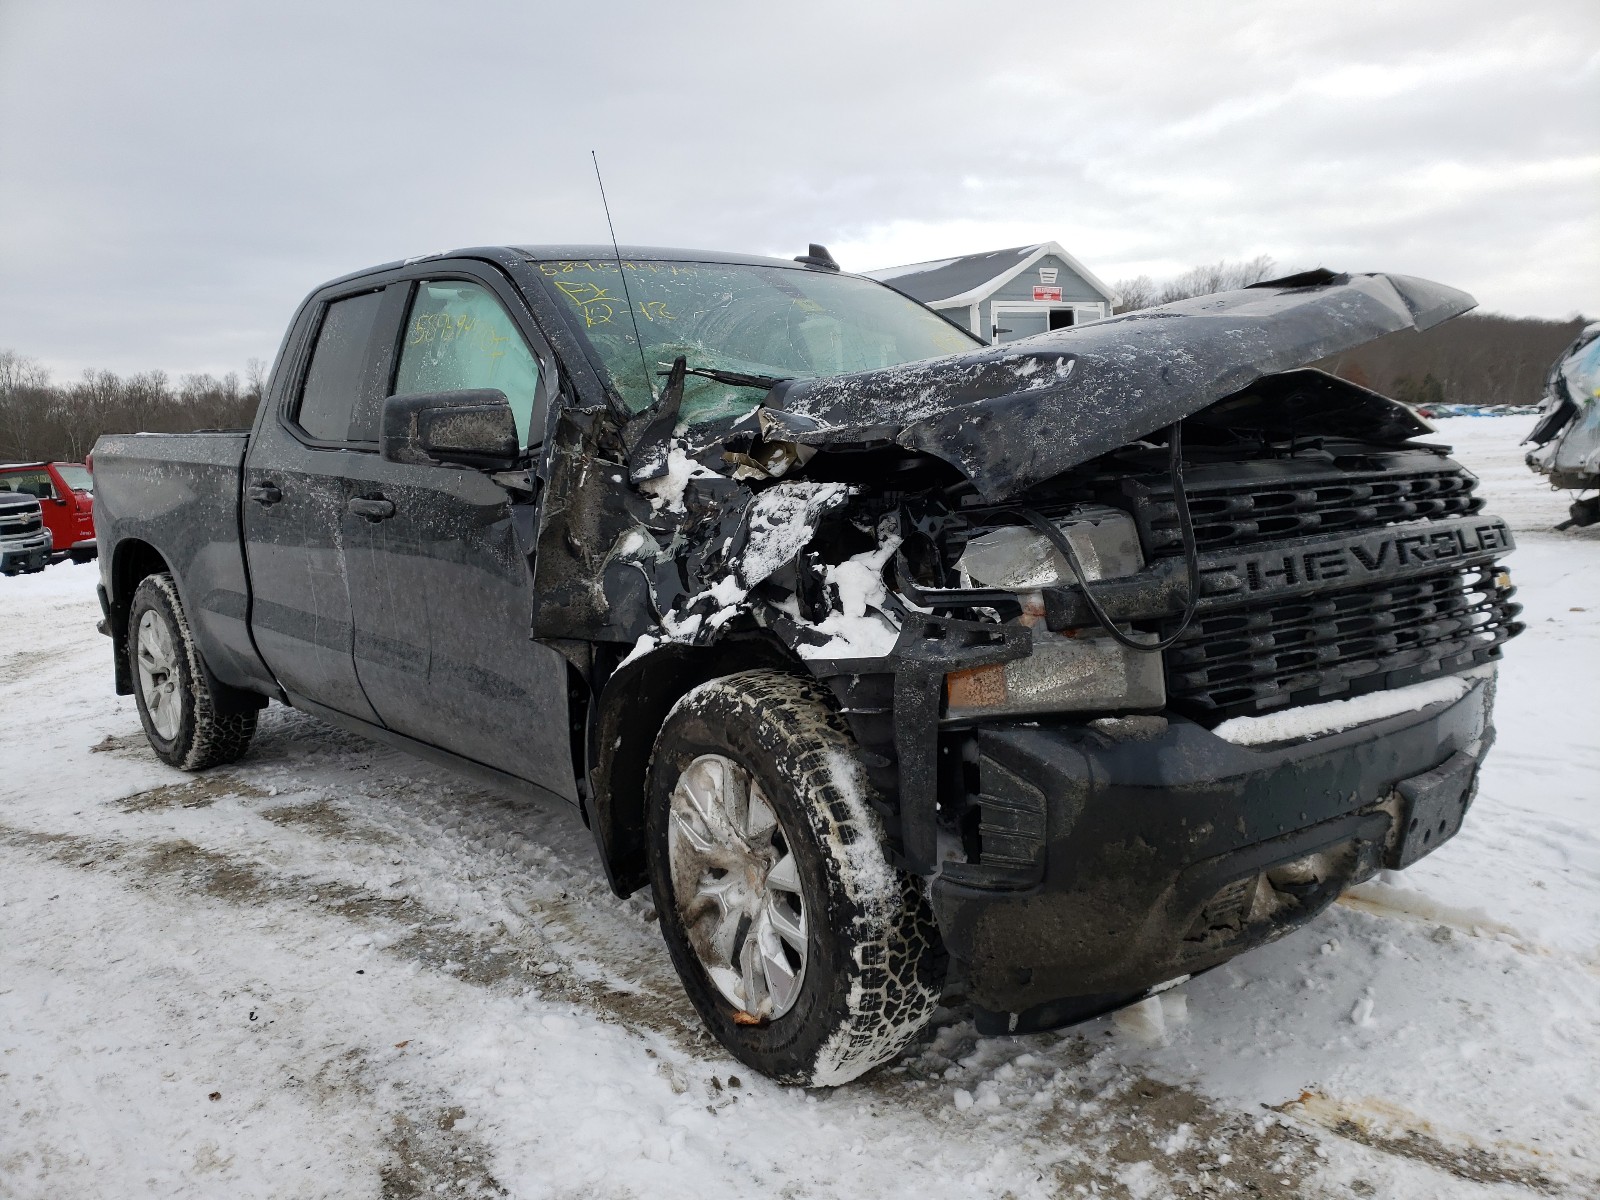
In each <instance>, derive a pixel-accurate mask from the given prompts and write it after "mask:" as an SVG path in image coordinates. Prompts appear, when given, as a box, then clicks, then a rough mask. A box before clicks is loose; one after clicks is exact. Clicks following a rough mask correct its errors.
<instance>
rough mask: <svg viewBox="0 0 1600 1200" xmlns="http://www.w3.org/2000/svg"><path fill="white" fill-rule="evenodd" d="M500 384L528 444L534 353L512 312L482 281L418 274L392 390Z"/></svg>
mask: <svg viewBox="0 0 1600 1200" xmlns="http://www.w3.org/2000/svg"><path fill="white" fill-rule="evenodd" d="M468 388H499V389H500V391H502V392H504V393H505V396H506V399H507V400H509V401H510V402H511V411H512V413H513V414H514V415H515V416H516V418H517V439H518V441H519V442H520V443H521V444H522V447H523V448H524V449H526V448H527V445H528V438H529V435H530V431H533V430H535V429H539V430H540V431H541V432H542V424H543V420H542V418H543V414H542V413H541V414H538V415H539V417H540V421H539V422H538V423H537V424H536V423H535V420H534V417H535V413H534V402H535V400H536V399H537V398H538V395H539V360H538V359H537V358H535V357H534V356H533V352H532V351H531V350H529V349H528V344H527V342H525V341H523V340H522V335H521V334H520V333H518V332H517V327H516V325H515V324H513V323H512V320H511V316H510V314H509V313H507V312H506V310H505V309H504V307H502V306H501V304H500V301H499V300H497V299H495V296H494V293H493V292H491V291H490V290H489V289H488V288H486V287H483V286H482V285H481V284H476V283H468V282H465V281H463V280H456V279H450V280H437V281H424V282H422V283H419V284H417V295H416V299H414V300H413V301H412V302H411V315H410V316H409V317H408V318H407V320H406V327H405V333H404V335H403V336H402V337H401V339H400V367H399V370H398V371H397V372H396V373H395V382H394V394H395V395H407V394H410V393H413V392H455V391H461V390H464V389H468Z"/></svg>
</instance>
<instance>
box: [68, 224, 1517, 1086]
mask: <svg viewBox="0 0 1600 1200" xmlns="http://www.w3.org/2000/svg"><path fill="white" fill-rule="evenodd" d="M1472 305H1473V301H1472V299H1471V297H1469V296H1467V295H1465V294H1464V293H1462V292H1458V291H1454V290H1452V289H1449V288H1445V287H1441V286H1439V285H1437V284H1433V283H1428V282H1426V281H1423V280H1418V279H1410V278H1406V277H1403V276H1385V275H1355V276H1348V275H1335V274H1332V273H1330V272H1326V271H1318V272H1311V273H1308V274H1304V275H1300V276H1295V277H1292V278H1288V279H1282V280H1276V281H1271V282H1268V283H1264V284H1260V285H1257V286H1256V287H1254V288H1250V289H1246V290H1244V291H1238V292H1230V293H1225V294H1221V295H1214V296H1207V297H1202V298H1200V299H1196V300H1188V301H1181V302H1179V303H1176V304H1170V305H1166V306H1164V307H1161V308H1154V309H1147V310H1143V311H1140V312H1135V313H1130V314H1127V315H1124V316H1120V317H1113V318H1112V319H1110V320H1106V321H1101V322H1098V323H1095V324H1090V325H1084V326H1081V327H1073V328H1069V329H1065V330H1061V331H1056V332H1051V333H1047V334H1042V335H1040V336H1037V337H1033V338H1029V339H1024V340H1020V341H1015V342H1011V343H1008V344H1006V345H1003V346H996V347H990V346H985V345H983V344H981V343H979V342H978V341H977V340H976V339H974V338H972V337H971V336H970V335H967V334H965V333H964V332H962V331H960V330H958V329H956V328H955V327H954V326H952V325H951V324H950V323H949V322H947V321H945V320H943V319H942V318H941V317H939V316H938V315H937V314H935V313H933V312H932V311H930V310H928V309H926V308H924V307H922V306H921V305H919V304H917V303H916V302H914V301H912V300H909V299H907V298H905V297H903V296H901V295H899V294H898V293H896V292H894V291H892V290H891V289H889V288H887V287H885V286H883V285H881V284H878V283H876V282H875V281H872V280H869V279H866V278H862V277H859V276H853V275H849V274H846V273H843V272H841V271H840V270H839V268H838V266H837V264H836V263H834V262H833V260H832V258H831V257H830V256H829V255H828V254H827V251H826V250H825V249H824V248H822V247H817V246H813V247H812V249H811V252H810V253H809V254H807V255H805V256H802V257H801V258H800V259H798V260H796V261H794V262H780V261H776V260H771V259H762V258H750V257H741V256H735V255H726V254H705V253H695V252H683V251H671V250H651V249H629V250H624V251H622V252H620V253H618V254H615V255H614V254H613V252H612V250H611V249H610V248H599V247H593V246H570V247H562V246H556V247H548V246H547V247H521V248H519V247H499V248H489V249H479V250H466V251H458V252H455V253H451V254H447V255H442V256H434V257H430V258H424V259H416V260H408V261H406V262H403V263H392V264H389V265H388V266H384V267H379V268H374V269H372V270H370V271H363V272H360V273H358V274H355V275H350V276H346V277H345V278H343V279H339V280H336V281H334V282H332V283H329V284H327V285H325V286H323V287H321V288H318V289H317V290H316V291H315V292H313V293H312V294H311V296H310V297H309V298H308V299H307V300H306V302H305V304H304V305H303V306H302V307H301V309H300V310H299V312H298V313H297V314H296V316H295V318H294V321H293V323H292V325H291V326H290V329H289V331H288V333H287V335H286V338H285V340H284V343H283V346H282V349H281V350H280V352H279V355H278V359H277V362H276V364H275V366H274V368H273V371H272V375H271V379H270V381H269V384H268V387H267V390H266V393H265V395H264V397H263V400H262V404H261V407H260V411H259V412H258V414H257V416H256V419H255V423H254V425H253V427H252V428H251V429H250V430H248V431H244V430H240V431H237V432H221V433H201V434H185V435H163V436H140V437H105V438H102V439H101V440H100V442H99V444H98V445H97V446H96V448H95V452H94V456H93V460H94V463H95V476H96V479H97V481H98V483H99V493H98V502H99V514H98V518H99V537H100V549H101V557H100V569H101V577H102V586H101V598H102V602H103V605H104V608H105V612H106V628H107V629H108V631H109V632H110V634H111V635H112V637H113V641H114V647H115V650H114V662H115V669H116V686H117V690H118V692H119V693H122V694H128V693H132V694H133V695H134V696H135V698H136V702H137V705H138V709H139V713H140V717H141V720H142V721H143V724H144V729H145V733H146V736H147V737H148V738H149V741H150V744H151V746H152V747H153V748H154V749H155V751H156V752H157V754H158V755H160V757H161V758H163V759H164V760H165V761H167V762H169V763H171V764H173V765H175V766H179V767H182V768H184V769H188V770H197V769H201V768H204V767H209V766H213V765H215V764H218V763H223V762H228V761H231V760H234V759H237V758H238V757H239V756H241V755H242V754H244V753H245V750H246V748H247V746H248V745H249V742H250V738H251V735H252V733H253V731H254V728H255V723H256V714H257V710H258V709H259V708H260V707H261V706H262V705H263V704H264V703H265V702H266V700H267V699H268V698H269V697H270V698H272V699H276V700H279V701H281V702H283V703H287V704H291V705H294V706H295V707H296V708H299V709H302V710H304V711H306V712H309V713H313V714H316V715H318V716H320V717H323V718H325V719H326V720H328V721H329V722H331V723H333V724H336V725H339V726H343V727H346V728H350V729H355V730H359V731H361V732H363V733H366V734H369V735H370V736H372V737H374V738H376V739H378V740H380V741H384V742H388V743H391V744H394V745H398V746H403V747H406V748H408V749H411V750H413V751H415V752H416V753H418V754H420V755H423V756H425V757H429V758H432V759H436V760H439V761H442V762H446V763H450V764H453V765H455V766H458V767H460V768H462V769H464V770H469V771H473V772H476V773H478V774H479V775H482V776H485V777H487V778H489V779H492V780H494V781H496V782H497V783H499V784H501V785H503V786H504V787H506V788H510V789H517V790H520V791H523V792H537V793H543V794H547V795H554V796H557V797H561V798H563V799H565V800H568V801H571V802H573V803H574V804H576V805H578V806H579V807H580V809H581V811H582V814H583V818H584V820H585V821H586V822H587V823H588V825H589V827H590V828H591V829H592V831H593V833H594V837H595V841H596V844H597V847H598V849H599V857H600V861H601V863H602V865H603V868H604V870H605V871H606V873H607V876H608V878H609V880H610V883H611V885H612V887H613V888H614V889H615V890H616V892H617V894H618V895H623V896H626V895H628V894H630V893H632V892H634V891H635V890H637V889H639V888H641V887H644V886H645V885H646V884H649V885H650V886H651V887H652V888H653V890H654V898H655V903H656V907H657V910H658V911H659V913H660V916H661V926H662V932H663V934H664V936H665V939H666V943H667V947H668V950H669V952H670V954H671V956H672V959H673V962H674V964H675V965H676V967H677V969H678V971H679V973H680V975H681V977H682V979H683V982H684V986H685V988H686V990H687V992H688V994H689V996H690V998H691V999H692V1001H693V1002H694V1004H695V1006H696V1008H697V1009H698V1011H699V1012H700V1014H701V1016H702V1017H703V1018H704V1020H705V1022H706V1024H707V1025H708V1027H709V1028H710V1029H711V1030H712V1032H713V1033H714V1034H715V1035H716V1036H717V1037H718V1038H719V1039H720V1040H721V1041H722V1043H723V1044H724V1045H725V1046H727V1047H728V1049H729V1050H730V1051H731V1052H732V1053H733V1054H734V1055H735V1056H737V1057H738V1058H739V1059H741V1060H742V1061H743V1062H745V1063H747V1064H749V1065H751V1066H752V1067H754V1068H755V1069H757V1070H760V1071H763V1072H765V1073H767V1074H768V1075H771V1076H773V1077H774V1078H777V1079H782V1080H788V1081H793V1082H799V1083H805V1084H837V1083H842V1082H844V1081H846V1080H849V1079H852V1078H854V1077H856V1076H858V1075H860V1074H861V1073H862V1072H864V1071H866V1070H869V1069H870V1068H871V1067H873V1066H874V1065H876V1064H878V1063H881V1062H883V1061H885V1060H887V1059H889V1058H891V1057H893V1056H894V1055H895V1054H897V1053H898V1052H899V1051H900V1050H901V1049H902V1048H903V1047H904V1046H906V1045H907V1044H908V1043H909V1042H910V1041H911V1039H913V1038H914V1037H915V1036H916V1035H917V1033H918V1031H919V1030H920V1029H922V1028H923V1026H924V1025H925V1024H926V1023H927V1022H928V1020H929V1019H930V1017H931V1015H932V1013H933V1011H934V1008H935V1005H936V1003H937V1002H938V1001H939V999H940V995H941V989H942V988H944V987H945V986H946V984H947V981H948V980H950V979H952V978H956V979H959V980H960V982H961V986H962V987H963V988H964V991H965V995H966V996H967V997H968V998H969V1000H970V1002H971V1003H972V1005H973V1006H974V1010H975V1012H976V1014H977V1019H978V1022H979V1024H980V1027H981V1028H982V1029H984V1030H986V1031H991V1032H1006V1031H1023V1030H1034V1029H1041V1028H1048V1027H1052V1026H1055V1025H1060V1024H1063V1023H1067V1022H1071V1021H1074V1020H1079V1019H1083V1018H1084V1017H1087V1016H1089V1015H1093V1014H1095V1013H1098V1012H1102V1011H1105V1010H1107V1009H1109V1008H1113V1007H1116V1006H1118V1005H1121V1004H1124V1003H1127V1002H1129V1001H1132V1000H1136V999H1138V998H1140V997H1142V996H1145V995H1147V994H1149V993H1150V992H1151V991H1152V990H1153V989H1156V988H1158V987H1160V986H1161V985H1162V984H1164V983H1166V982H1170V981H1172V980H1174V979H1176V978H1179V977H1183V976H1188V975H1192V974H1195V973H1197V972H1200V971H1205V970H1209V969H1210V968H1212V967H1215V966H1217V965H1219V964H1220V963H1223V962H1225V961H1227V960H1228V959H1229V958H1231V957H1233V956H1234V955H1236V954H1238V953H1239V952H1241V951H1242V950H1245V949H1248V948H1250V947H1252V946H1256V945H1259V944H1261V943H1262V942H1265V941H1267V940H1269V939H1272V938H1276V937H1278V936H1280V935H1282V934H1284V933H1286V932H1287V931H1289V930H1291V929H1293V928H1295V927H1296V926H1299V925H1301V924H1303V923H1305V922H1306V921H1308V920H1310V919H1311V918H1312V917H1313V916H1314V915H1315V914H1316V913H1318V912H1319V911H1321V910H1322V909H1323V908H1324V907H1325V906H1326V905H1327V904H1329V903H1330V902H1331V901H1332V900H1333V898H1334V897H1335V896H1337V895H1338V894H1339V892H1340V891H1342V890H1343V889H1344V888H1345V887H1347V886H1349V885H1350V884H1352V883H1355V882H1357V881H1359V880H1362V879H1365V878H1367V877H1369V876H1371V875H1372V874H1373V873H1374V872H1376V871H1377V870H1379V869H1380V868H1383V867H1387V868H1389V869H1392V870H1398V869H1401V868H1404V867H1406V866H1408V865H1409V864H1410V863H1412V862H1414V861H1415V860H1416V859H1418V858H1420V857H1422V856H1423V855H1425V854H1427V853H1429V852H1431V851H1432V850H1434V849H1436V848H1437V847H1438V846H1439V845H1440V844H1441V843H1442V842H1444V841H1445V840H1446V839H1448V838H1449V837H1451V836H1453V835H1454V833H1455V832H1456V830H1457V828H1458V827H1459V825H1460V823H1461V821H1462V818H1463V815H1464V813H1465V811H1466V809H1467V806H1468V805H1469V804H1470V803H1471V800H1472V796H1473V793H1474V788H1475V781H1476V776H1477V770H1478V765H1479V763H1480V762H1481V761H1482V759H1483V756H1484V754H1485V753H1486V752H1487V750H1488V748H1489V745H1490V743H1491V742H1492V740H1493V729H1492V726H1491V723H1490V710H1491V701H1492V697H1493V691H1494V678H1495V663H1496V660H1497V659H1498V658H1499V656H1500V653H1501V647H1502V645H1503V643H1504V642H1505V641H1506V639H1508V638H1510V637H1511V636H1513V635H1514V634H1515V633H1516V632H1517V631H1518V630H1519V629H1520V628H1521V626H1520V625H1519V624H1518V623H1517V621H1516V615H1517V613H1518V606H1517V605H1516V604H1515V603H1514V602H1513V600H1512V595H1513V589H1512V587H1511V583H1510V577H1509V576H1508V574H1507V573H1506V571H1505V569H1504V567H1503V566H1501V565H1500V560H1501V559H1502V558H1503V557H1504V555H1505V554H1506V553H1507V552H1508V551H1510V550H1511V549H1512V538H1511V534H1510V531H1509V530H1508V529H1507V527H1506V525H1505V523H1504V522H1503V521H1500V520H1499V519H1497V518H1495V517H1492V516H1489V515H1487V514H1485V513H1484V512H1483V511H1482V508H1483V502H1482V500H1481V499H1480V498H1479V497H1478V495H1477V494H1476V480H1475V479H1474V478H1473V476H1472V475H1471V474H1470V473H1469V472H1467V471H1466V470H1464V469H1463V468H1462V467H1460V466H1459V465H1458V464H1456V463H1455V462H1453V461H1452V460H1451V459H1450V458H1449V457H1448V452H1447V451H1446V450H1445V449H1443V448H1440V447H1438V446H1434V445H1428V444H1424V443H1421V442H1419V441H1417V440H1414V439H1416V438H1418V436H1419V435H1422V434H1426V433H1428V432H1430V429H1431V427H1430V426H1428V425H1427V424H1426V422H1424V421H1422V420H1421V419H1419V418H1418V417H1416V416H1415V414H1413V413H1412V412H1411V411H1410V410H1408V409H1407V408H1406V407H1405V406H1404V405H1401V404H1399V403H1397V402H1395V401H1393V400H1390V399H1387V398H1385V397H1383V396H1381V395H1378V394H1376V393H1374V392H1371V391H1368V390H1366V389H1363V388H1361V387H1358V386H1356V385H1353V384H1351V383H1348V382H1346V381H1343V380H1340V379H1337V378H1335V377H1333V376H1330V375H1327V374H1324V373H1322V372H1320V371H1317V370H1313V369H1307V368H1306V367H1305V365H1304V364H1306V363H1308V362H1313V361H1316V360H1318V359H1320V358H1323V357H1325V356H1328V355H1331V354H1335V353H1339V352H1341V351H1343V350H1346V349H1349V348H1352V347H1354V346H1357V345H1360V344H1362V343H1364V342H1367V341H1370V340H1372V339H1374V338H1377V337H1379V336H1382V335H1384V334H1388V333H1393V332H1397V331H1401V330H1407V329H1424V328H1428V327H1430V326H1432V325H1435V324H1437V323H1439V322H1441V321H1443V320H1446V319H1448V318H1450V317H1453V316H1455V315H1457V314H1459V313H1461V312H1464V311H1466V310H1467V309H1469V308H1471V307H1472Z"/></svg>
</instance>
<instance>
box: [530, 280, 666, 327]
mask: <svg viewBox="0 0 1600 1200" xmlns="http://www.w3.org/2000/svg"><path fill="white" fill-rule="evenodd" d="M541 265H545V264H541ZM556 290H557V291H559V292H560V293H561V294H562V295H563V296H565V297H566V298H567V299H568V300H571V301H572V302H573V303H574V304H575V305H577V306H578V311H579V312H581V313H582V314H583V323H584V326H585V327H586V328H588V329H593V328H594V327H595V326H596V325H609V324H611V322H612V321H613V320H614V319H615V317H616V315H617V313H619V312H624V313H625V312H627V311H628V305H627V302H626V301H625V300H624V299H623V298H622V297H621V296H613V295H612V294H611V291H610V289H609V288H603V287H601V286H600V285H599V284H598V283H575V282H573V281H571V280H567V279H558V280H556ZM638 307H639V315H640V316H641V317H643V318H644V319H645V320H647V321H671V320H674V319H675V318H674V317H673V315H672V313H671V312H670V311H668V309H667V302H666V301H665V300H646V301H644V302H643V303H641V304H640V305H639V306H638Z"/></svg>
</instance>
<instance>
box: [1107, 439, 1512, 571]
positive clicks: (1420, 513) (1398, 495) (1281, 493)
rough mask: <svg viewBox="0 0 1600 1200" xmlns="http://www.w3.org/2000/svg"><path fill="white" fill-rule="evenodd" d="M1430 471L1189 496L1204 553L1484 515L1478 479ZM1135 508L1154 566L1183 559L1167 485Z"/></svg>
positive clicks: (1349, 475)
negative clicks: (1399, 523) (1157, 561)
mask: <svg viewBox="0 0 1600 1200" xmlns="http://www.w3.org/2000/svg"><path fill="white" fill-rule="evenodd" d="M1426 458H1427V465H1426V466H1425V467H1418V468H1412V469H1410V470H1403V471H1363V472H1341V471H1335V470H1331V469H1330V470H1326V471H1317V472H1312V473H1307V474H1304V475H1298V476H1294V477H1290V478H1287V479H1286V478H1284V477H1283V475H1282V474H1281V473H1279V474H1277V476H1276V477H1275V478H1274V479H1273V480H1272V481H1271V482H1270V483H1256V482H1252V481H1242V480H1234V481H1232V482H1199V483H1197V484H1192V485H1190V486H1188V488H1187V489H1186V490H1187V492H1188V496H1189V512H1190V515H1191V516H1192V517H1193V518H1194V531H1195V537H1196V538H1197V539H1198V541H1199V543H1200V549H1202V550H1220V549H1225V548H1227V547H1229V546H1242V545H1248V544H1249V543H1252V542H1262V541H1273V540H1276V539H1278V538H1288V537H1302V536H1305V535H1307V534H1313V533H1346V532H1354V531H1355V530H1358V529H1376V528H1378V527H1379V526H1382V525H1392V524H1394V523H1395V522H1397V521H1415V520H1419V519H1424V518H1430V519H1438V518H1440V517H1461V516H1470V515H1471V514H1472V513H1475V512H1477V511H1479V510H1480V509H1481V508H1482V507H1483V500H1482V499H1481V498H1480V497H1478V496H1475V495H1473V489H1474V488H1475V487H1476V486H1477V482H1478V481H1477V479H1476V478H1474V477H1473V475H1472V474H1471V473H1470V472H1468V471H1466V470H1464V469H1462V468H1461V467H1459V466H1456V465H1455V464H1453V463H1450V464H1441V463H1440V460H1439V459H1438V458H1437V457H1435V456H1434V455H1432V454H1427V455H1426ZM1141 491H1142V492H1143V494H1142V495H1141V496H1140V497H1139V500H1138V502H1137V504H1136V507H1135V518H1136V519H1137V520H1138V522H1139V533H1140V536H1141V537H1142V539H1143V541H1144V545H1145V552H1146V554H1147V555H1149V556H1150V557H1151V558H1165V557H1169V556H1173V555H1179V554H1182V553H1183V537H1182V535H1181V534H1180V533H1179V530H1178V510H1177V506H1176V505H1175V504H1174V503H1173V501H1172V490H1171V488H1170V486H1168V485H1167V484H1166V483H1165V481H1162V483H1160V484H1159V485H1153V486H1147V487H1146V488H1144V489H1141Z"/></svg>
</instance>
